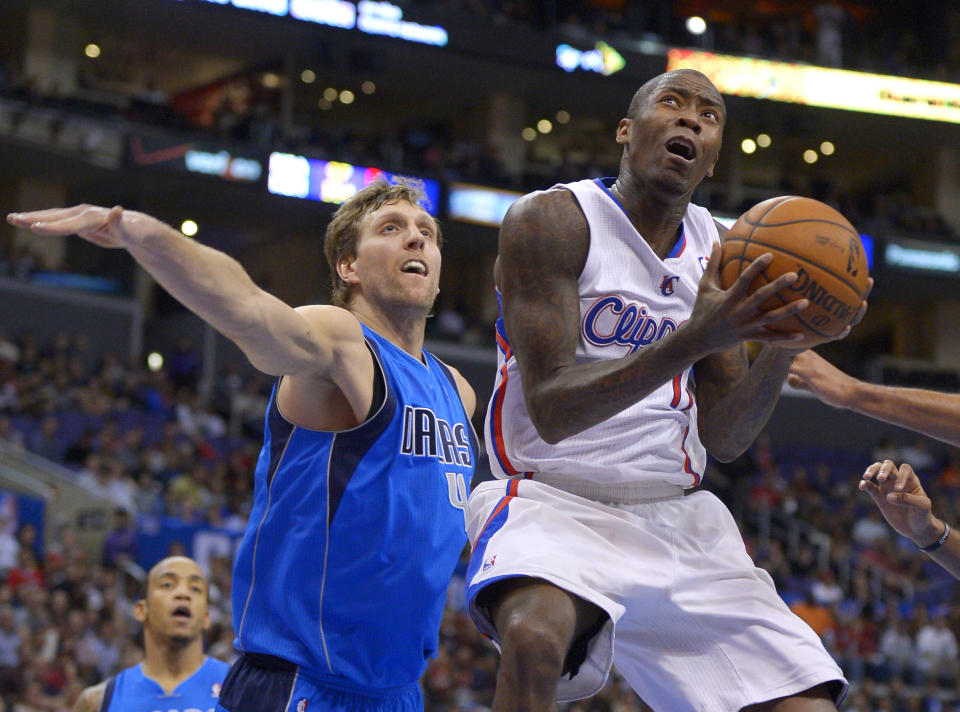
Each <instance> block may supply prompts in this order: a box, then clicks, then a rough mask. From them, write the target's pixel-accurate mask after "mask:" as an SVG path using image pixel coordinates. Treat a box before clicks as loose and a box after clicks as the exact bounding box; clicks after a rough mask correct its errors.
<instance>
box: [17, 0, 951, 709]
mask: <svg viewBox="0 0 960 712" xmlns="http://www.w3.org/2000/svg"><path fill="white" fill-rule="evenodd" d="M0 13H2V15H0V16H2V19H3V22H2V23H0V212H3V213H6V212H10V211H24V210H31V209H36V208H42V207H50V206H55V205H65V204H72V203H77V202H88V203H94V204H105V205H113V204H121V205H123V206H125V207H127V208H131V209H137V210H143V211H146V212H148V213H151V214H153V215H156V216H158V217H160V218H161V219H163V220H165V221H167V222H169V223H170V224H171V225H174V226H175V227H178V228H180V229H181V230H182V231H183V232H184V233H185V234H187V235H189V236H191V237H193V238H194V239H196V240H199V241H201V242H203V243H204V244H207V245H211V246H213V247H216V248H218V249H221V250H224V251H225V252H227V253H229V254H231V255H233V256H234V257H236V258H237V259H238V260H239V261H240V262H241V263H242V264H243V265H244V266H245V267H246V269H247V270H248V271H249V272H250V274H251V275H252V276H253V278H254V279H255V280H256V281H257V283H258V284H260V285H261V286H263V287H264V288H266V289H267V290H269V291H271V292H273V293H274V294H276V295H277V296H279V297H280V298H282V299H284V300H285V301H287V302H288V303H290V304H293V305H300V304H306V303H322V302H326V301H327V285H328V278H327V268H326V264H325V261H324V258H323V252H322V236H323V231H324V228H325V226H326V223H327V220H328V219H329V217H330V215H331V214H332V212H333V210H334V209H335V208H336V203H337V202H338V201H340V200H343V199H344V198H345V197H347V196H349V195H350V194H352V192H353V191H355V190H357V189H358V188H359V187H362V186H363V185H364V184H365V183H367V182H369V181H370V180H373V179H374V178H376V177H377V176H379V175H381V174H384V173H385V174H387V175H388V176H397V175H400V176H413V177H417V178H419V179H421V180H422V181H423V182H424V185H425V186H426V188H427V192H428V195H429V197H430V201H431V202H430V209H431V211H432V212H433V213H434V214H436V215H437V217H438V218H439V219H440V220H441V223H442V225H443V231H444V234H445V238H446V244H445V247H444V268H443V274H442V278H441V295H440V298H439V300H438V302H437V308H436V313H435V316H434V317H433V318H432V319H431V322H430V324H429V327H428V345H427V348H428V349H429V350H431V351H433V352H434V353H436V354H437V355H438V356H440V357H441V358H443V359H445V360H447V361H448V362H450V363H452V364H453V365H455V366H456V367H457V368H459V369H460V370H461V372H463V373H464V374H465V375H466V376H467V378H468V379H470V380H471V382H472V383H473V386H474V388H475V389H476V390H477V393H478V401H479V403H480V406H479V407H478V414H477V418H476V425H477V429H478V431H479V432H480V433H481V434H482V428H481V425H482V418H483V412H484V410H485V403H486V400H487V398H488V397H489V393H490V389H491V386H492V383H493V372H494V366H495V363H496V356H495V351H494V346H493V344H494V342H493V323H494V321H495V319H496V316H497V306H496V297H495V294H494V289H493V279H492V267H493V262H494V259H495V256H496V249H497V226H498V224H499V222H500V219H501V218H502V216H503V214H504V212H505V211H506V209H507V207H508V206H509V205H510V203H511V202H512V201H513V200H515V199H516V197H518V196H519V195H521V194H522V193H524V192H527V191H530V190H536V189H542V188H546V187H549V186H551V185H553V184H554V183H556V182H560V181H569V180H577V179H580V178H588V177H597V176H606V175H615V173H616V170H617V165H618V161H619V150H618V147H617V145H616V144H615V143H614V141H613V136H614V131H615V128H616V125H617V122H618V121H619V120H620V118H622V116H623V115H624V113H625V111H626V107H627V104H628V103H629V100H630V97H631V96H632V94H633V92H634V91H635V90H636V88H637V87H638V86H639V85H640V84H642V83H643V82H644V81H646V80H647V79H649V78H650V77H652V76H654V75H656V74H658V73H660V72H662V71H664V70H666V69H667V68H668V67H670V68H673V67H677V66H693V67H696V68H699V69H701V71H704V72H705V73H706V74H708V76H711V78H713V79H714V81H715V82H716V83H717V85H718V87H719V88H720V89H721V91H723V92H724V95H725V99H726V102H727V108H728V114H729V117H728V122H727V128H726V133H725V141H724V148H723V150H722V152H721V156H720V162H719V164H718V167H717V170H716V174H715V176H714V177H713V178H712V179H710V180H708V181H707V182H705V183H704V184H703V185H702V186H701V188H700V189H699V190H698V192H697V194H696V196H695V202H697V203H699V204H701V205H703V206H705V207H707V208H709V209H710V210H711V211H712V212H713V213H714V214H715V215H717V216H718V218H721V219H726V220H728V221H732V220H733V219H735V218H736V217H737V216H738V215H739V214H741V213H742V212H743V211H745V210H746V209H747V208H749V207H750V206H751V205H753V204H755V203H757V202H759V201H760V200H763V199H766V198H769V197H772V196H776V195H782V194H798V195H806V196H810V197H814V198H817V199H820V200H823V201H825V202H828V203H830V204H831V205H833V206H834V207H836V208H838V209H839V210H841V211H842V212H843V213H844V214H845V215H846V216H847V217H848V218H849V220H850V221H851V222H852V223H853V224H854V226H856V228H857V229H858V230H859V231H860V232H861V234H862V236H863V241H864V244H865V246H866V247H867V248H868V251H869V253H870V257H871V265H872V274H873V275H874V277H875V278H876V287H875V289H874V292H873V295H872V297H871V305H870V311H869V312H868V314H867V316H866V319H865V320H864V321H863V322H862V323H861V324H860V325H859V326H858V327H857V328H856V329H855V330H854V331H853V333H852V334H851V335H850V336H849V337H848V338H847V339H845V340H844V341H842V342H839V343H835V344H830V345H828V346H825V347H823V348H821V349H818V350H819V351H820V352H821V353H822V354H823V355H825V356H826V357H827V358H829V359H830V360H831V361H833V362H834V363H836V364H837V365H839V366H840V367H842V368H844V369H845V370H847V371H849V372H851V373H854V374H855V375H857V376H859V377H862V378H865V379H867V380H871V381H875V382H881V383H888V384H896V385H913V386H921V387H926V388H934V389H940V390H947V391H954V392H955V391H957V390H958V389H960V330H958V328H957V327H958V325H960V316H958V314H960V7H958V4H957V3H955V2H933V1H931V0H916V1H915V2H909V3H907V2H886V3H872V2H859V1H844V2H839V1H837V2H829V1H822V2H821V1H816V0H797V1H793V2H783V1H780V0H728V1H727V2H723V3H719V2H713V1H711V0H673V1H669V0H649V1H646V2H640V1H628V0H545V1H543V2H533V1H532V0H449V1H447V2H427V1H425V0H394V1H393V2H386V1H382V2H374V1H372V0H363V1H361V2H352V1H350V0H179V1H178V0H136V1H135V2H131V1H130V0H100V1H99V2H96V3H92V2H85V1H84V0H3V2H2V5H0ZM271 385H272V384H271V383H270V381H269V379H267V378H266V377H264V376H262V375H259V374H257V373H256V372H255V371H253V369H252V368H251V367H250V366H249V364H247V363H246V362H245V360H244V359H243V357H242V355H241V354H240V352H239V351H238V350H237V349H236V348H235V347H233V346H232V344H230V343H229V342H227V341H226V340H224V339H222V338H221V337H219V336H218V335H216V334H215V333H214V332H213V331H212V330H211V329H209V328H207V327H205V326H204V324H203V323H202V322H200V321H199V320H198V319H196V318H195V317H193V316H192V315H191V314H190V313H189V312H187V311H185V310H184V309H183V308H182V307H180V306H179V305H178V304H177V303H176V302H175V301H174V300H173V299H171V298H170V297H169V296H168V295H167V294H166V293H164V292H163V291H162V290H161V289H159V288H157V287H156V286H155V285H154V283H153V282H152V280H151V279H150V278H149V276H148V275H146V274H145V273H144V272H143V271H142V270H140V269H139V268H137V266H136V265H135V264H134V262H133V261H132V260H131V259H130V258H129V257H128V256H127V255H126V253H124V252H120V251H110V250H102V249H99V248H96V247H93V246H91V245H89V244H86V243H84V242H83V241H82V240H79V239H76V238H73V239H64V240H59V239H37V238H35V237H32V236H30V235H28V234H26V233H25V232H22V231H15V230H13V229H12V228H10V227H9V226H8V225H6V224H4V225H0V704H2V705H3V707H6V708H7V709H15V710H25V711H26V710H66V709H69V708H70V707H71V706H72V703H73V700H74V699H75V697H76V695H77V694H78V692H79V691H80V690H81V689H82V688H83V687H85V686H86V685H89V684H92V683H95V682H98V681H99V680H102V679H104V677H105V676H108V675H110V674H113V673H114V672H116V671H117V670H119V669H121V668H122V667H125V666H127V665H130V664H133V663H135V662H136V661H137V660H138V659H139V656H140V655H142V652H141V649H140V641H139V640H138V639H137V636H136V634H135V632H136V627H137V626H136V624H135V623H134V622H133V619H132V617H131V606H132V603H133V601H134V600H136V597H137V595H138V594H139V590H140V587H141V585H142V581H143V577H144V571H145V570H146V569H147V568H149V567H150V566H151V565H152V564H153V563H154V562H156V561H157V560H158V559H159V558H161V557H162V556H164V555H167V554H169V553H171V552H178V551H179V552H185V553H187V554H190V555H192V556H194V557H195V558H197V559H198V560H199V561H200V562H201V564H202V565H203V566H204V568H205V569H206V570H207V571H208V573H209V575H210V576H211V580H212V588H211V593H212V600H211V609H212V612H213V615H214V622H215V625H214V629H213V630H212V631H211V635H210V640H209V644H210V651H211V654H214V655H217V656H218V657H222V658H223V659H225V660H230V659H231V657H232V655H233V649H232V645H231V641H232V637H233V633H232V629H231V623H230V568H231V562H232V554H233V551H234V548H235V546H236V543H237V540H238V538H239V536H240V533H241V532H242V530H243V526H244V525H245V523H246V515H247V512H248V511H249V507H250V499H251V487H252V469H253V464H254V462H255V460H256V456H257V453H258V451H259V445H260V437H261V433H262V419H263V412H264V408H265V405H266V397H267V394H268V393H269V388H270V386H271ZM880 457H893V458H894V459H897V460H906V461H909V462H912V463H913V464H915V465H916V466H917V467H918V469H919V470H920V471H921V472H922V474H923V476H924V478H925V483H926V485H927V488H928V491H930V492H931V496H932V498H933V500H934V502H935V506H936V507H937V510H938V513H939V515H940V516H942V517H944V518H946V519H948V520H951V521H956V520H957V519H958V518H957V514H958V512H960V498H958V497H960V452H958V451H957V450H956V449H951V448H946V447H945V446H943V445H941V444H939V443H935V442H933V441H930V440H927V439H925V438H921V437H918V436H915V435H912V434H910V433H907V432H905V431H902V430H898V429H896V428H893V427H891V426H886V425H883V424H879V423H876V422H873V421H869V420H867V419H865V418H860V417H858V416H854V415H850V414H845V413H841V412H837V411H832V410H830V409H827V408H825V407H823V406H821V405H819V404H817V403H815V402H814V401H812V400H811V399H809V398H805V397H803V395H802V394H798V393H792V392H789V390H788V391H787V392H785V393H784V396H783V398H782V399H781V403H780V405H779V406H778V408H777V411H776V412H775V414H774V417H773V419H772V420H771V422H770V425H769V427H768V430H767V432H765V433H764V435H763V436H762V437H761V438H760V439H759V440H758V441H757V444H756V445H755V446H754V448H752V449H751V451H750V452H749V453H748V454H747V455H745V456H744V457H743V458H741V459H740V460H738V461H736V462H734V463H731V464H729V465H724V466H722V467H719V466H717V465H715V464H714V465H711V468H710V469H711V471H710V473H709V476H708V477H707V478H706V486H707V487H709V488H712V489H714V490H715V491H716V492H717V493H718V494H719V495H720V496H721V497H722V498H723V499H724V501H725V502H726V503H727V504H728V505H729V506H730V507H731V509H732V510H733V512H734V514H735V516H736V517H737V519H738V522H739V523H740V525H741V529H742V530H743V532H744V536H745V539H746V540H747V543H748V546H749V548H750V549H751V553H752V554H753V555H754V557H755V559H756V560H757V562H758V564H759V565H761V566H764V567H765V568H766V569H767V570H768V571H770V573H771V574H772V575H773V577H774V579H775V581H776V583H777V586H778V590H779V591H780V593H781V595H782V596H783V597H784V599H785V600H786V601H787V602H788V603H790V604H791V605H792V606H794V607H795V610H797V612H798V613H800V614H801V615H802V616H803V617H804V618H805V619H807V620H808V621H809V622H810V623H811V625H813V626H814V628H815V629H816V630H817V632H818V633H819V634H820V635H821V636H822V637H823V639H824V641H825V643H826V644H827V647H828V648H829V649H830V650H831V652H833V654H834V655H835V656H836V658H837V659H838V660H839V661H840V662H841V664H842V666H843V667H844V670H845V671H846V673H847V675H848V677H849V678H850V680H851V682H852V683H853V689H852V691H851V694H850V696H849V698H848V701H847V703H846V706H845V709H850V710H871V711H872V710H942V709H960V704H958V702H957V700H958V675H957V671H958V669H957V665H958V649H957V634H958V633H960V607H958V604H960V598H958V596H957V594H956V593H955V586H954V582H953V581H952V580H951V579H949V578H948V577H947V576H946V575H945V574H943V573H942V572H940V571H939V570H938V569H937V568H936V567H935V566H930V565H929V563H928V561H927V559H926V558H924V557H923V556H922V555H920V554H918V553H917V552H916V551H915V550H914V549H913V547H912V545H909V543H908V542H904V541H903V540H901V539H899V538H898V537H896V536H895V535H893V534H892V532H891V531H890V530H889V529H888V528H887V526H886V524H885V523H883V522H882V520H880V519H879V518H878V516H877V515H875V514H874V513H873V512H872V506H871V505H870V503H869V501H868V500H867V498H866V497H865V496H858V495H857V492H856V480H857V479H858V477H859V474H860V473H861V472H862V470H863V468H864V467H865V466H866V465H868V464H869V463H870V462H872V461H873V460H875V459H877V458H880ZM481 465H482V463H481ZM480 469H481V472H480V473H479V474H478V477H481V478H482V477H485V476H489V472H488V471H487V470H486V468H485V466H483V465H482V466H481V468H480ZM462 574H463V571H462V568H461V570H459V571H458V574H457V575H456V576H455V577H454V581H453V584H452V586H451V589H450V597H449V606H448V615H447V618H446V620H445V623H444V628H443V630H442V632H441V648H442V651H441V655H440V657H439V658H438V659H437V660H435V661H434V663H433V664H432V665H431V667H430V669H429V671H428V673H427V675H426V676H425V678H424V681H423V685H424V693H425V698H426V704H427V709H428V710H430V711H433V710H437V711H440V710H483V709H486V708H487V707H488V706H489V704H490V700H491V694H492V689H493V680H494V676H495V670H496V660H497V659H496V654H495V653H494V651H493V649H492V647H490V646H489V644H487V643H486V642H485V641H484V640H483V639H482V638H481V637H480V636H479V635H478V634H477V633H476V631H475V630H474V628H473V625H472V623H470V622H469V620H468V619H467V618H466V616H465V615H464V612H463V593H462V587H463V580H462ZM384 605H389V602H384ZM563 707H564V709H569V710H578V711H587V710H591V711H592V710H597V711H602V712H608V711H611V712H612V711H613V710H616V711H617V712H620V711H626V710H644V709H646V707H645V705H644V704H643V702H642V701H641V700H639V699H638V698H637V697H636V695H635V694H634V693H632V692H631V691H630V690H629V689H628V688H626V687H625V686H624V685H623V684H622V682H621V681H620V680H619V678H618V677H617V676H616V675H614V676H612V678H611V681H610V683H609V684H608V686H607V688H605V690H604V691H603V692H602V693H601V694H600V695H598V696H597V697H595V698H593V699H592V700H587V701H583V702H578V703H574V704H570V705H565V706H563ZM0 709H2V708H0Z"/></svg>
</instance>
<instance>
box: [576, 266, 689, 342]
mask: <svg viewBox="0 0 960 712" xmlns="http://www.w3.org/2000/svg"><path fill="white" fill-rule="evenodd" d="M678 279H679V278H678ZM666 280H667V278H664V283H666ZM662 288H663V287H662V285H661V289H662ZM671 291H672V287H671ZM676 330H677V322H675V321H674V320H673V319H670V318H669V317H664V318H662V319H660V320H657V319H656V318H655V317H654V316H652V315H651V314H650V312H649V311H647V308H646V307H645V306H643V305H642V304H637V303H636V302H629V303H628V302H626V301H625V300H624V299H623V297H621V296H620V295H619V294H608V295H607V296H604V297H600V298H599V299H598V300H597V301H595V302H594V303H593V304H592V305H591V306H590V308H589V309H587V312H586V314H584V316H583V335H584V337H585V338H586V339H587V341H589V342H590V343H591V344H594V345H595V346H610V345H611V344H615V345H618V346H629V347H630V353H633V352H634V351H636V350H637V349H639V348H641V347H643V346H646V345H647V344H650V343H653V342H654V341H659V340H660V339H662V338H663V337H664V336H666V335H667V334H669V333H671V332H674V331H676Z"/></svg>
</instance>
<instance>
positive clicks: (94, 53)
mask: <svg viewBox="0 0 960 712" xmlns="http://www.w3.org/2000/svg"><path fill="white" fill-rule="evenodd" d="M83 53H84V54H85V55H87V56H88V57H89V58H90V59H96V58H97V57H99V56H100V46H99V45H95V44H94V43H93V42H91V43H90V44H88V45H87V46H86V47H84V48H83Z"/></svg>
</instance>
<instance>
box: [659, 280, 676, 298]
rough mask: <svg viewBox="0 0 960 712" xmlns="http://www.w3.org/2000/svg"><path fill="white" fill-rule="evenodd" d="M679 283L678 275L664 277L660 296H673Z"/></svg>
mask: <svg viewBox="0 0 960 712" xmlns="http://www.w3.org/2000/svg"><path fill="white" fill-rule="evenodd" d="M679 281H680V275H678V274H665V275H663V281H662V282H660V294H662V295H663V296H665V297H669V296H670V295H671V294H673V289H674V287H675V286H676V284H677V282H679Z"/></svg>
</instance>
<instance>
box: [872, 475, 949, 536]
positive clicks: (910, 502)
mask: <svg viewBox="0 0 960 712" xmlns="http://www.w3.org/2000/svg"><path fill="white" fill-rule="evenodd" d="M859 488H860V491H861V492H866V493H867V494H869V495H870V497H871V498H872V499H873V502H874V504H876V505H877V508H879V510H880V513H881V514H883V517H884V519H886V520H887V522H888V523H889V524H890V526H891V527H893V528H894V529H895V530H896V531H897V533H898V534H902V535H903V536H905V537H907V538H908V539H911V540H912V541H913V543H915V544H916V545H917V546H921V547H923V546H929V545H930V544H932V543H933V542H935V541H936V540H937V539H939V538H940V535H941V534H942V533H943V522H941V521H939V520H938V519H937V518H936V517H935V516H933V512H932V511H931V510H932V505H931V502H930V498H929V497H928V496H927V493H926V492H924V491H923V487H922V486H921V484H920V478H919V477H917V473H916V472H914V471H913V468H912V467H911V466H910V465H908V464H906V463H904V464H903V465H901V466H900V467H899V468H898V467H897V466H896V465H895V464H893V462H892V461H891V460H884V461H883V462H875V463H873V464H872V465H870V467H868V468H867V469H866V471H865V472H864V473H863V476H862V478H861V480H860V483H859Z"/></svg>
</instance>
